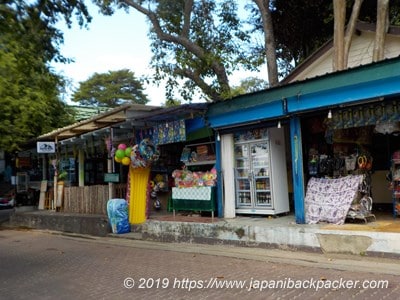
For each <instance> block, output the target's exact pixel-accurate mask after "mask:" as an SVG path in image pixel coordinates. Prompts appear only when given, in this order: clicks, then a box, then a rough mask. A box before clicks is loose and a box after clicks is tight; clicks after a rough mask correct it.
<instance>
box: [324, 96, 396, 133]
mask: <svg viewBox="0 0 400 300" xmlns="http://www.w3.org/2000/svg"><path fill="white" fill-rule="evenodd" d="M330 120H331V121H329V122H327V125H328V126H329V128H330V129H344V128H352V127H363V126H370V125H378V126H377V132H382V133H389V132H388V131H392V130H397V129H398V128H399V127H398V125H396V123H397V122H399V121H400V102H397V101H391V102H390V101H388V102H385V103H375V104H369V105H365V106H362V107H361V106H360V107H350V108H344V109H340V110H337V111H333V112H332V119H330ZM392 132H393V131H392Z"/></svg>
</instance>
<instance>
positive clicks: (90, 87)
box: [72, 69, 149, 107]
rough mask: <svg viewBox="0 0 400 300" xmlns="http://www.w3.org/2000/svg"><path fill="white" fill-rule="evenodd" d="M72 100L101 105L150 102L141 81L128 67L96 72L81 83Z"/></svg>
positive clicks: (114, 105) (113, 105) (84, 103)
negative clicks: (100, 72)
mask: <svg viewBox="0 0 400 300" xmlns="http://www.w3.org/2000/svg"><path fill="white" fill-rule="evenodd" d="M72 100H73V101H74V102H79V104H81V105H87V106H100V107H116V106H118V105H121V104H126V103H137V104H146V103H147V102H149V100H148V99H147V96H146V95H145V94H144V93H143V86H142V83H141V81H140V80H138V79H136V78H135V74H134V73H133V72H131V71H129V70H128V69H124V70H119V71H109V72H108V73H103V74H99V73H94V74H93V75H92V76H91V77H90V78H89V79H88V80H86V81H84V82H81V83H80V85H79V88H78V90H77V91H76V92H75V93H74V94H73V95H72Z"/></svg>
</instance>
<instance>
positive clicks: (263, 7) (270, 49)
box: [253, 0, 279, 87]
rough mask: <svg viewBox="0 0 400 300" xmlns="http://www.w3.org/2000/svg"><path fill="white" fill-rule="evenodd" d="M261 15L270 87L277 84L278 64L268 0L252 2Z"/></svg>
mask: <svg viewBox="0 0 400 300" xmlns="http://www.w3.org/2000/svg"><path fill="white" fill-rule="evenodd" d="M253 1H254V2H255V4H256V5H257V7H258V10H259V12H260V15H261V20H262V27H263V32H264V48H265V58H266V61H267V69H268V81H269V85H270V86H271V87H274V86H276V85H277V84H278V82H279V78H278V64H277V59H276V44H275V34H274V26H273V23H272V16H271V4H270V1H269V0H253Z"/></svg>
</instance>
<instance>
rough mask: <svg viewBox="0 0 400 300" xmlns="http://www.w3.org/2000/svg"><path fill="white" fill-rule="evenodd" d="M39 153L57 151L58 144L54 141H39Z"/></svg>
mask: <svg viewBox="0 0 400 300" xmlns="http://www.w3.org/2000/svg"><path fill="white" fill-rule="evenodd" d="M36 146H37V153H55V152H56V144H55V143H54V142H37V145H36Z"/></svg>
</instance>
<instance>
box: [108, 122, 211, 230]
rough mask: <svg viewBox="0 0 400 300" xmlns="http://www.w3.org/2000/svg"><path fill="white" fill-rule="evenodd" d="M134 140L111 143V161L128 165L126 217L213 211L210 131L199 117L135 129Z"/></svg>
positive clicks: (139, 218) (141, 218)
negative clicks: (112, 147)
mask: <svg viewBox="0 0 400 300" xmlns="http://www.w3.org/2000/svg"><path fill="white" fill-rule="evenodd" d="M135 135H136V138H135V141H136V144H135V145H131V144H132V143H120V144H119V145H116V147H117V149H116V151H115V153H114V160H115V161H116V162H117V163H119V164H120V165H122V166H126V167H129V170H127V172H128V176H127V177H128V180H127V182H128V184H127V188H128V190H131V191H132V190H135V191H136V192H135V193H132V192H130V193H129V194H130V197H129V202H130V203H131V205H130V206H129V221H130V223H132V224H139V223H142V222H144V221H145V219H146V218H148V217H152V216H157V215H165V214H166V213H167V214H169V213H173V214H175V213H176V212H177V211H185V212H187V211H190V212H193V211H196V212H201V213H208V214H210V215H211V216H214V212H215V210H216V205H217V204H216V199H215V185H216V179H217V171H216V168H215V162H216V157H215V142H214V133H213V131H212V130H211V129H209V128H207V127H205V124H204V120H203V119H202V118H200V117H198V118H192V119H185V120H184V119H181V120H175V121H165V122H160V123H159V124H158V125H155V126H153V127H152V128H151V129H147V130H144V129H143V130H139V131H138V132H137V133H136V134H135Z"/></svg>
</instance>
